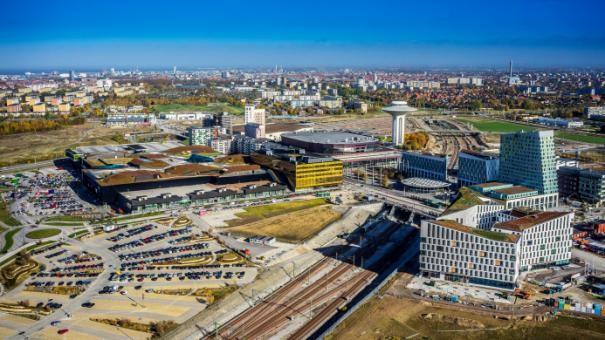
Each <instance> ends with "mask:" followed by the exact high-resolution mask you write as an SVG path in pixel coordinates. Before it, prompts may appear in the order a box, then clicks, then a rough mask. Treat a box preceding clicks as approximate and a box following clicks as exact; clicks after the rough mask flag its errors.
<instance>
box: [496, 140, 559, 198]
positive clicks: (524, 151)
mask: <svg viewBox="0 0 605 340" xmlns="http://www.w3.org/2000/svg"><path fill="white" fill-rule="evenodd" d="M499 178H500V181H502V182H506V183H513V184H516V185H522V186H526V187H529V188H532V189H536V190H537V191H538V192H539V193H540V194H558V188H557V171H556V155H555V143H554V133H553V131H532V132H517V133H511V134H504V135H502V136H501V137H500V171H499Z"/></svg>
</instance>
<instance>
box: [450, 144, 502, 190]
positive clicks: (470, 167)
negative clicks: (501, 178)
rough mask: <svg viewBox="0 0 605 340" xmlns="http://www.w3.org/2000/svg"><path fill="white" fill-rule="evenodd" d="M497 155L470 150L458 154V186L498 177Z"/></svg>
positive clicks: (488, 180) (489, 180)
mask: <svg viewBox="0 0 605 340" xmlns="http://www.w3.org/2000/svg"><path fill="white" fill-rule="evenodd" d="M499 166H500V160H499V159H498V157H497V156H494V155H491V154H486V153H482V152H477V151H471V150H462V151H460V153H459V154H458V186H460V187H463V186H469V185H474V184H479V183H487V182H492V181H495V180H497V179H498V169H499Z"/></svg>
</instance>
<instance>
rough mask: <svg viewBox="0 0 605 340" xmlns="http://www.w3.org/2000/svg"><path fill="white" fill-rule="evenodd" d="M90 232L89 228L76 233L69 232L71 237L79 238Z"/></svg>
mask: <svg viewBox="0 0 605 340" xmlns="http://www.w3.org/2000/svg"><path fill="white" fill-rule="evenodd" d="M86 234H88V230H86V229H84V230H78V231H76V232H75V233H72V234H69V237H71V238H78V237H80V236H84V235H86Z"/></svg>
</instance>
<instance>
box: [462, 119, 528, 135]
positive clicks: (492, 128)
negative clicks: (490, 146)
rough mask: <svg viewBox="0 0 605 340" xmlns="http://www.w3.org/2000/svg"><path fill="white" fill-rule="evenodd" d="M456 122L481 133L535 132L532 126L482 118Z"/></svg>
mask: <svg viewBox="0 0 605 340" xmlns="http://www.w3.org/2000/svg"><path fill="white" fill-rule="evenodd" d="M457 120H459V121H461V122H463V123H470V124H471V125H473V126H474V127H475V128H476V129H478V130H480V131H483V132H493V133H508V132H518V131H521V130H524V131H535V130H537V128H535V127H533V126H528V125H523V124H516V123H510V122H504V121H499V120H491V119H484V118H457Z"/></svg>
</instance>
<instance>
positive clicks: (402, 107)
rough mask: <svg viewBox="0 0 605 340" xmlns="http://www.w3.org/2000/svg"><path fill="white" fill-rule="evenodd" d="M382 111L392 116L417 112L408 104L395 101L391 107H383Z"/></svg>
mask: <svg viewBox="0 0 605 340" xmlns="http://www.w3.org/2000/svg"><path fill="white" fill-rule="evenodd" d="M382 111H384V112H386V113H390V114H405V113H408V112H414V111H416V109H415V108H413V107H410V106H408V102H406V101H403V100H395V101H392V102H391V105H390V106H387V107H383V108H382Z"/></svg>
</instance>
